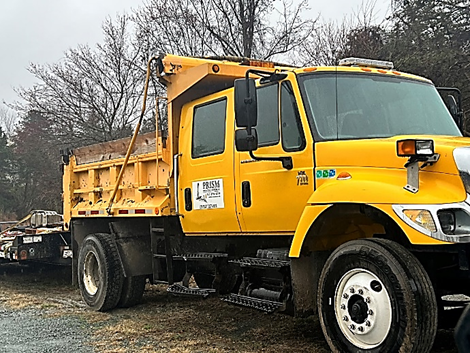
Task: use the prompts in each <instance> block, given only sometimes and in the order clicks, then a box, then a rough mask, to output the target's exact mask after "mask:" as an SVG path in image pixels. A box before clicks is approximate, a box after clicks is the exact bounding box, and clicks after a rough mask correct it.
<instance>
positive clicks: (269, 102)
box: [256, 84, 280, 146]
mask: <svg viewBox="0 0 470 353" xmlns="http://www.w3.org/2000/svg"><path fill="white" fill-rule="evenodd" d="M256 95H257V97H256V98H257V100H258V124H257V125H256V131H257V133H258V145H259V146H271V145H275V144H277V143H278V142H279V135H280V134H279V109H278V107H279V103H278V85H277V84H273V85H269V86H263V87H260V88H258V89H257V90H256Z"/></svg>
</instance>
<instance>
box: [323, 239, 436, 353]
mask: <svg viewBox="0 0 470 353" xmlns="http://www.w3.org/2000/svg"><path fill="white" fill-rule="evenodd" d="M318 293H319V296H318V308H319V316H320V323H321V326H322V329H323V333H324V334H325V337H326V339H327V342H328V344H329V345H330V348H331V349H332V351H334V352H359V351H360V352H398V351H403V352H429V351H430V350H431V347H432V344H433V341H434V337H435V334H436V329H437V304H436V298H435V295H434V291H433V288H432V284H431V281H430V279H429V277H428V275H427V273H426V272H425V270H424V268H423V266H422V265H421V263H420V262H419V261H418V260H417V259H416V258H415V257H414V256H413V255H412V254H411V253H410V252H409V251H407V250H406V249H405V248H404V247H402V246H401V245H399V244H397V243H395V242H391V241H386V240H382V239H370V240H355V241H351V242H348V243H345V244H343V245H341V246H340V247H339V248H338V249H336V250H335V251H334V252H333V253H332V254H331V256H330V257H329V258H328V260H327V262H326V264H325V266H324V268H323V271H322V274H321V276H320V281H319V288H318Z"/></svg>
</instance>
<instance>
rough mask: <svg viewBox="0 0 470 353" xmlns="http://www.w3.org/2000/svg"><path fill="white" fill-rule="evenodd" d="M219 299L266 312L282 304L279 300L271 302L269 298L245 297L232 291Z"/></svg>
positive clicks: (274, 309)
mask: <svg viewBox="0 0 470 353" xmlns="http://www.w3.org/2000/svg"><path fill="white" fill-rule="evenodd" d="M221 300H223V301H224V302H227V303H232V304H236V305H241V306H246V307H248V308H253V309H257V310H260V311H264V312H267V313H273V312H274V311H276V310H277V309H279V308H280V307H281V306H282V303H280V302H273V301H271V300H266V299H258V298H253V297H247V296H244V295H238V294H233V293H232V294H230V295H228V296H226V297H223V298H221Z"/></svg>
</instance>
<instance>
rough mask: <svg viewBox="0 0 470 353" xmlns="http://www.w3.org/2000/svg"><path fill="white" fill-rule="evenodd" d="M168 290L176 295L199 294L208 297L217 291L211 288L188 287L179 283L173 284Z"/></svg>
mask: <svg viewBox="0 0 470 353" xmlns="http://www.w3.org/2000/svg"><path fill="white" fill-rule="evenodd" d="M167 292H169V293H171V294H175V295H187V296H198V297H203V298H204V299H205V298H207V297H208V296H209V295H211V294H213V293H215V289H211V288H188V287H185V286H183V285H181V284H179V283H175V284H172V285H171V286H169V287H168V289H167Z"/></svg>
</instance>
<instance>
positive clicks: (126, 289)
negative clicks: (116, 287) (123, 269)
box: [117, 275, 147, 308]
mask: <svg viewBox="0 0 470 353" xmlns="http://www.w3.org/2000/svg"><path fill="white" fill-rule="evenodd" d="M146 280H147V276H145V275H144V276H133V277H124V282H123V285H122V292H121V298H120V299H119V302H118V304H117V306H118V307H120V308H130V307H131V306H134V305H137V304H139V303H140V301H141V300H142V296H143V294H144V289H145V282H146Z"/></svg>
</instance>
